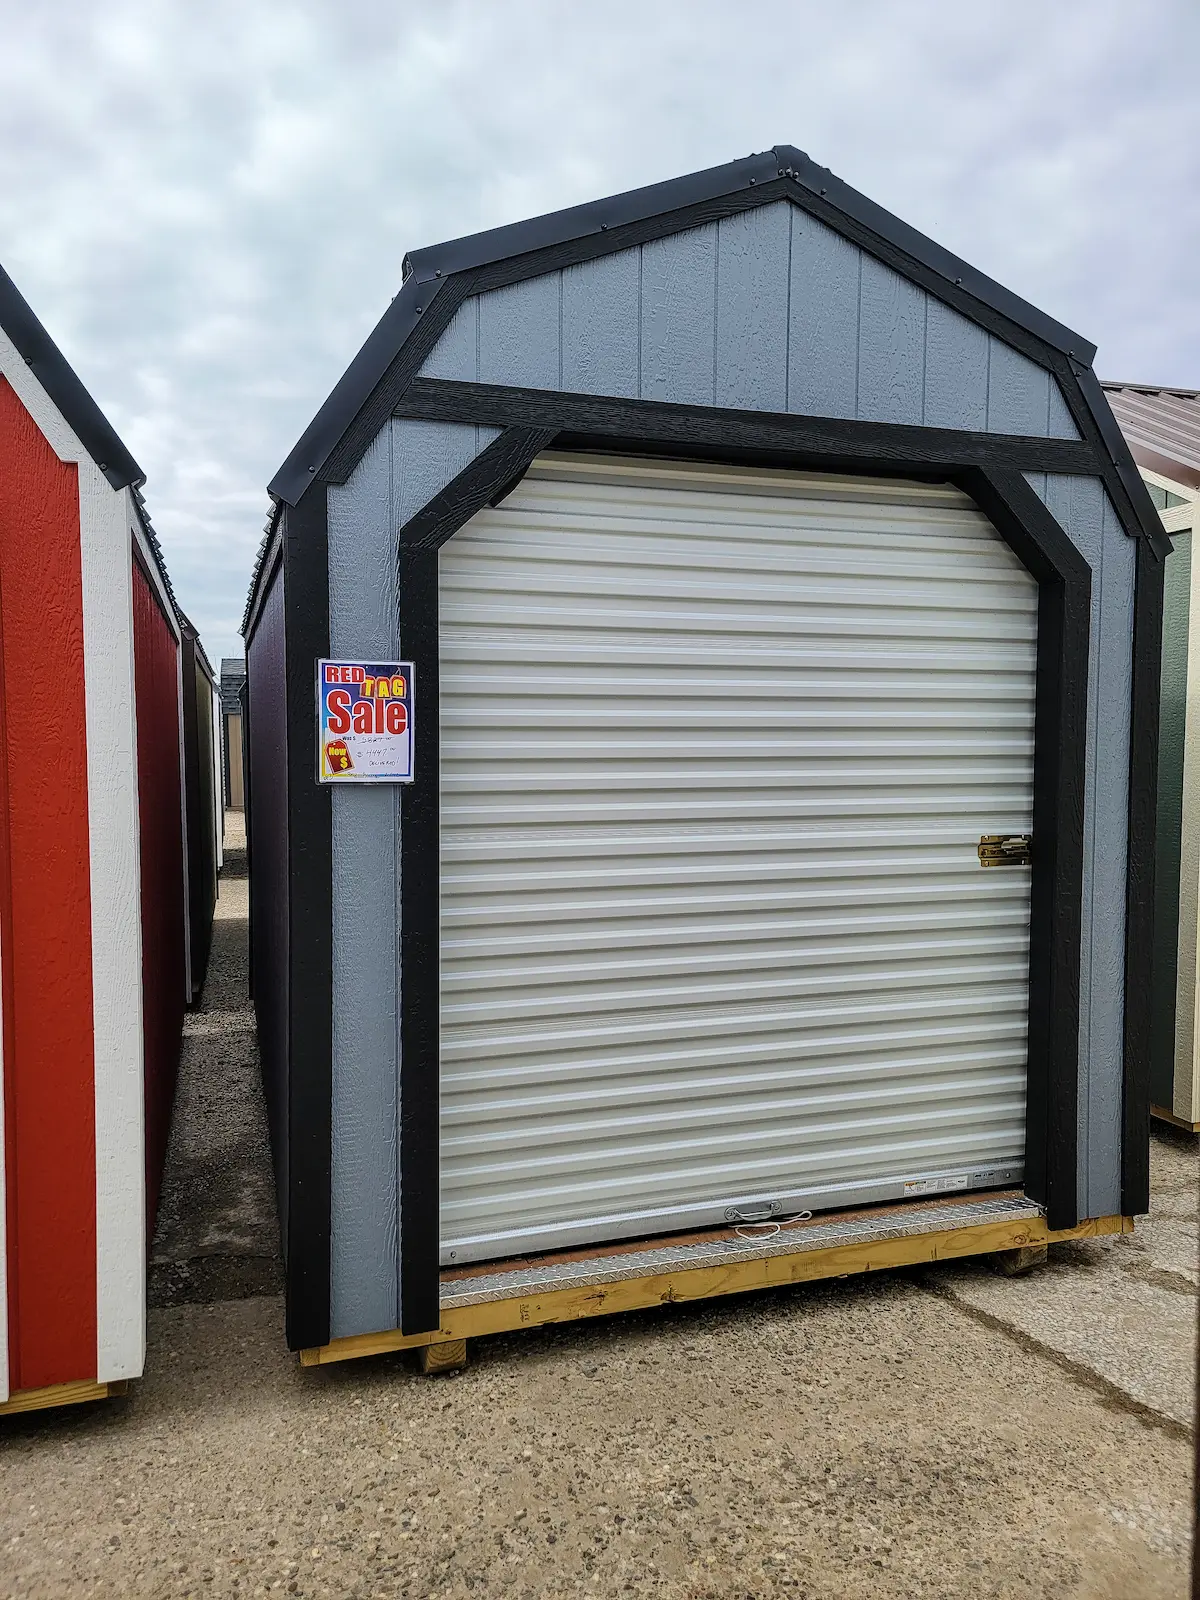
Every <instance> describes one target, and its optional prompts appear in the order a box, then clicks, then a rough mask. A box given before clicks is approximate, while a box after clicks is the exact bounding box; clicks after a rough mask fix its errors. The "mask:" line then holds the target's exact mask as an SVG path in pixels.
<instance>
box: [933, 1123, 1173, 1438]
mask: <svg viewBox="0 0 1200 1600" xmlns="http://www.w3.org/2000/svg"><path fill="white" fill-rule="evenodd" d="M1198 1209H1200V1140H1197V1139H1196V1138H1195V1137H1194V1136H1193V1135H1190V1134H1178V1133H1176V1132H1175V1131H1174V1130H1173V1129H1166V1130H1163V1131H1159V1130H1158V1129H1157V1128H1156V1131H1155V1132H1154V1134H1153V1135H1152V1147H1151V1212H1150V1216H1149V1217H1148V1218H1146V1219H1141V1218H1139V1219H1138V1221H1137V1224H1136V1229H1135V1232H1134V1233H1132V1234H1121V1235H1119V1236H1116V1237H1113V1238H1108V1239H1088V1240H1079V1241H1076V1242H1074V1243H1071V1244H1063V1245H1055V1246H1053V1247H1052V1248H1051V1251H1050V1260H1049V1262H1048V1264H1047V1265H1046V1266H1045V1267H1042V1268H1038V1269H1035V1271H1033V1272H1031V1273H1030V1274H1029V1275H1028V1276H1026V1277H1024V1278H1003V1277H1000V1276H999V1275H998V1274H996V1273H994V1272H992V1271H991V1270H990V1268H989V1267H988V1266H987V1265H986V1263H983V1262H980V1261H968V1262H961V1263H955V1264H949V1265H946V1266H938V1267H931V1268H926V1269H923V1270H922V1272H921V1274H920V1281H921V1282H923V1283H925V1284H927V1285H928V1286H929V1287H930V1288H933V1289H935V1290H936V1291H937V1292H938V1293H939V1294H940V1295H942V1296H943V1297H945V1298H947V1299H949V1300H951V1301H953V1302H955V1303H956V1304H958V1305H960V1306H962V1307H963V1308H964V1309H970V1310H972V1311H973V1312H975V1313H977V1314H978V1315H981V1316H984V1317H987V1318H990V1319H992V1320H993V1322H994V1323H995V1325H996V1326H997V1328H1000V1329H1006V1330H1008V1331H1009V1332H1010V1333H1012V1334H1013V1335H1016V1336H1020V1337H1021V1338H1023V1339H1026V1340H1029V1341H1031V1342H1032V1343H1033V1344H1035V1345H1036V1346H1038V1347H1040V1348H1041V1349H1043V1350H1044V1351H1045V1352H1046V1353H1047V1354H1050V1355H1053V1356H1056V1357H1058V1358H1060V1359H1062V1360H1064V1361H1066V1362H1069V1363H1071V1364H1073V1365H1074V1366H1075V1367H1076V1368H1077V1369H1078V1371H1079V1373H1080V1375H1081V1377H1083V1378H1085V1379H1087V1380H1091V1381H1094V1382H1095V1383H1096V1385H1097V1387H1098V1388H1100V1389H1102V1390H1107V1391H1108V1392H1109V1393H1110V1394H1111V1396H1112V1397H1113V1398H1115V1399H1118V1400H1119V1399H1121V1398H1123V1399H1124V1400H1125V1401H1126V1402H1128V1403H1129V1404H1132V1405H1136V1406H1144V1407H1146V1408H1147V1411H1148V1412H1149V1413H1151V1414H1152V1415H1154V1416H1156V1417H1159V1418H1161V1419H1163V1420H1165V1421H1170V1422H1174V1423H1176V1424H1178V1425H1180V1426H1184V1427H1190V1426H1191V1425H1192V1422H1193V1419H1194V1416H1195V1407H1196V1330H1197V1314H1198V1311H1200V1305H1198V1300H1197V1291H1198V1285H1200V1238H1198V1235H1197V1214H1198Z"/></svg>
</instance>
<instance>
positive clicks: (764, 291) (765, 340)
mask: <svg viewBox="0 0 1200 1600" xmlns="http://www.w3.org/2000/svg"><path fill="white" fill-rule="evenodd" d="M791 211H792V208H791V206H790V205H789V204H788V203H787V201H780V202H779V204H777V205H772V206H759V207H758V208H757V209H756V210H754V211H743V212H741V213H740V214H739V215H737V216H734V217H726V218H725V219H724V221H723V222H721V224H720V228H719V239H720V249H719V251H718V272H717V330H716V340H717V363H716V401H717V404H718V405H719V406H740V407H742V408H744V409H745V410H748V411H786V409H787V367H788V353H787V329H788V257H789V253H790V246H791Z"/></svg>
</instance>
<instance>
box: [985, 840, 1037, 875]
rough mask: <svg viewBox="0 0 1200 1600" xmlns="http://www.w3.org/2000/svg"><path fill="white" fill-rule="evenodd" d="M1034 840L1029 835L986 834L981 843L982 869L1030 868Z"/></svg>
mask: <svg viewBox="0 0 1200 1600" xmlns="http://www.w3.org/2000/svg"><path fill="white" fill-rule="evenodd" d="M1032 862H1033V840H1032V839H1031V838H1030V837H1029V835H1028V834H1027V833H985V834H984V836H983V838H982V839H980V841H979V865H980V866H981V867H1028V866H1030V865H1031V864H1032Z"/></svg>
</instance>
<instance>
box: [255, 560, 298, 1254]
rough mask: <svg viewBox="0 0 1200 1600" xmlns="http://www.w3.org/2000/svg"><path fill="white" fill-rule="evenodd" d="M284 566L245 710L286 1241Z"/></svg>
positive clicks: (260, 953)
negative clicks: (248, 708)
mask: <svg viewBox="0 0 1200 1600" xmlns="http://www.w3.org/2000/svg"><path fill="white" fill-rule="evenodd" d="M283 608H284V584H283V563H282V562H280V563H279V565H278V566H276V568H275V572H274V576H273V577H272V578H271V580H270V584H269V586H268V588H267V591H266V593H265V594H264V595H263V598H262V601H261V603H260V606H259V612H258V620H257V622H256V623H255V625H254V632H253V633H252V634H251V635H250V637H249V639H248V640H247V641H246V671H247V673H248V677H249V682H248V690H249V702H250V710H249V716H248V718H247V732H248V735H249V748H248V750H247V752H246V764H247V766H248V768H249V778H250V787H249V796H248V799H249V813H248V815H247V817H246V830H247V833H248V835H249V843H250V912H251V915H250V949H251V957H252V962H253V973H254V1015H255V1020H256V1022H257V1023H258V1048H259V1057H260V1060H261V1063H262V1078H263V1094H264V1096H265V1098H266V1103H267V1122H268V1125H269V1127H270V1131H271V1157H272V1161H273V1163H274V1167H275V1194H276V1198H277V1201H278V1204H279V1231H280V1234H281V1235H282V1238H283V1247H284V1251H285V1252H286V1250H287V1241H288V1155H289V1151H288V1134H289V1128H288V1099H289V1087H290V1076H289V1061H290V1043H289V1037H288V1013H289V988H290V972H291V951H290V948H289V920H288V911H289V907H288V892H289V891H288V848H289V847H288V803H287V683H286V675H285V669H284V639H283V632H284V614H283Z"/></svg>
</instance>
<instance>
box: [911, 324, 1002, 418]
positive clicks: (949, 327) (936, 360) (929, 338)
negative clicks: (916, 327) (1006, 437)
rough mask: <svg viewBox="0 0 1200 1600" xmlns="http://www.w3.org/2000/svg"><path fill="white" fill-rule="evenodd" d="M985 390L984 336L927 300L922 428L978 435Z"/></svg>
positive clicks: (982, 331)
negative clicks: (960, 431)
mask: <svg viewBox="0 0 1200 1600" xmlns="http://www.w3.org/2000/svg"><path fill="white" fill-rule="evenodd" d="M987 391H988V335H987V332H986V331H985V330H984V329H983V328H981V327H979V326H978V324H977V323H974V322H969V321H968V320H967V318H966V317H964V316H960V315H959V313H958V312H957V311H955V310H953V308H952V307H950V306H948V305H946V304H945V303H944V302H943V301H941V300H935V299H934V298H933V297H932V296H930V298H929V303H928V307H927V320H926V328H925V403H924V417H923V420H924V423H925V426H926V427H927V428H971V429H974V430H977V431H979V432H982V431H983V430H984V429H985V428H986V427H987Z"/></svg>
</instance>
